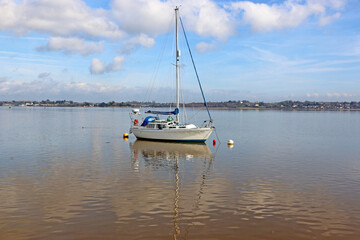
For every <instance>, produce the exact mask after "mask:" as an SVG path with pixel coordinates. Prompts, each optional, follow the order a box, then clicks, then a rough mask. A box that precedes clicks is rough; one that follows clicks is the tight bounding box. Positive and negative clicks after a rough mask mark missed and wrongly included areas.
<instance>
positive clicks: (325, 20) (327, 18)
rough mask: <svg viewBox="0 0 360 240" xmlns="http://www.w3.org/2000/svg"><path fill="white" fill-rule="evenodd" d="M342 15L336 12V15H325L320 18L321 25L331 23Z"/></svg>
mask: <svg viewBox="0 0 360 240" xmlns="http://www.w3.org/2000/svg"><path fill="white" fill-rule="evenodd" d="M340 16H341V14H340V13H335V14H334V15H331V16H323V17H321V18H320V19H319V25H320V26H324V25H327V24H330V23H331V22H333V21H334V20H336V19H338V18H340Z"/></svg>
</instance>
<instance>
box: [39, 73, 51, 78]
mask: <svg viewBox="0 0 360 240" xmlns="http://www.w3.org/2000/svg"><path fill="white" fill-rule="evenodd" d="M50 75H51V73H49V72H43V73H40V74H39V76H38V78H40V79H46V78H48V77H50Z"/></svg>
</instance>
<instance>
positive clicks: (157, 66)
mask: <svg viewBox="0 0 360 240" xmlns="http://www.w3.org/2000/svg"><path fill="white" fill-rule="evenodd" d="M173 22H174V21H171V22H170V23H169V26H168V28H167V29H168V31H170V29H171V26H172V25H173ZM169 35H170V34H167V35H166V36H165V39H164V40H163V43H162V45H161V48H160V52H159V55H158V57H157V60H156V62H155V68H154V71H153V73H152V74H151V78H150V84H149V87H148V88H147V90H146V92H145V96H144V98H145V99H144V100H145V101H150V96H151V95H152V92H153V89H154V85H155V80H156V78H157V76H158V73H159V70H160V65H161V62H162V61H163V57H164V53H165V49H166V47H167V45H168V41H169Z"/></svg>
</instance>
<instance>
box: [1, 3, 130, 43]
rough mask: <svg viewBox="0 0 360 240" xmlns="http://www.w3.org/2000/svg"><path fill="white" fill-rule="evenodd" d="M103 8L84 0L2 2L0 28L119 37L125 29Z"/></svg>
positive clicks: (21, 31) (24, 32)
mask: <svg viewBox="0 0 360 240" xmlns="http://www.w3.org/2000/svg"><path fill="white" fill-rule="evenodd" d="M108 15H109V14H108V12H107V11H105V10H103V9H95V10H93V9H91V8H89V7H88V6H87V5H86V4H85V3H84V2H83V1H81V0H62V1H50V0H33V1H23V2H19V1H15V0H2V1H1V2H0V30H11V31H13V32H14V33H16V34H20V35H24V34H27V33H29V32H40V33H46V34H53V35H57V36H69V35H72V36H89V37H105V38H111V39H118V38H122V37H124V32H123V31H121V30H120V29H119V27H118V26H117V25H116V24H115V23H114V22H113V21H112V20H111V19H109V18H108Z"/></svg>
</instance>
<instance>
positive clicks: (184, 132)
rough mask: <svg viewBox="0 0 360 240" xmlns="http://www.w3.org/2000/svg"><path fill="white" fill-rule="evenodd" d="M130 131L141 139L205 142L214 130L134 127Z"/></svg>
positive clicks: (204, 128) (206, 128) (205, 128)
mask: <svg viewBox="0 0 360 240" xmlns="http://www.w3.org/2000/svg"><path fill="white" fill-rule="evenodd" d="M130 131H131V132H132V133H133V134H134V135H135V136H136V137H137V138H140V139H152V140H163V141H192V142H194V141H198V142H204V141H206V139H208V138H209V136H210V134H211V132H212V128H209V127H203V128H191V129H188V128H170V129H169V128H168V129H161V130H160V129H149V128H146V127H141V126H133V127H131V128H130Z"/></svg>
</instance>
